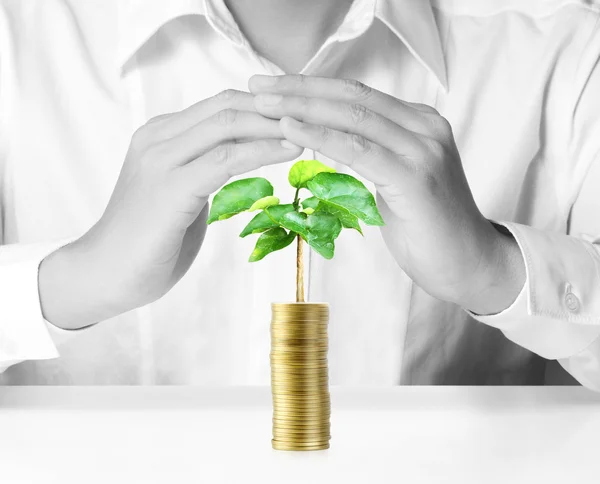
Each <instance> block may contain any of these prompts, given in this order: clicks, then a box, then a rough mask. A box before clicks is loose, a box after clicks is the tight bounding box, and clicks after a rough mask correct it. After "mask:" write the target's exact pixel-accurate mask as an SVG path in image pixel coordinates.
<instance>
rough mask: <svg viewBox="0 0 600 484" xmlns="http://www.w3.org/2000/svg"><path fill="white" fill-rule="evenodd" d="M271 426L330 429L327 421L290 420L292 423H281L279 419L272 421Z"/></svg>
mask: <svg viewBox="0 0 600 484" xmlns="http://www.w3.org/2000/svg"><path fill="white" fill-rule="evenodd" d="M273 425H281V426H284V427H285V426H287V427H289V426H294V427H300V428H314V427H319V428H329V427H330V421H329V420H328V419H327V420H306V421H304V420H292V421H287V420H285V421H282V420H281V419H278V420H274V421H273Z"/></svg>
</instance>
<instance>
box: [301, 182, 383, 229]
mask: <svg viewBox="0 0 600 484" xmlns="http://www.w3.org/2000/svg"><path fill="white" fill-rule="evenodd" d="M306 185H307V188H308V189H309V190H310V191H311V192H312V194H313V195H314V196H315V197H317V198H318V199H319V200H324V201H326V202H328V203H330V204H332V205H334V206H336V207H339V208H342V209H345V210H347V211H348V212H350V213H351V214H352V215H354V216H356V217H358V218H359V219H361V220H362V221H363V222H365V223H366V224H367V225H385V222H384V221H383V218H382V217H381V214H380V213H379V210H377V204H376V203H375V197H373V194H372V193H371V192H370V191H369V190H368V189H367V187H365V186H364V184H363V183H362V182H361V181H360V180H357V179H356V178H354V177H353V176H351V175H347V174H345V173H319V174H317V175H316V176H315V177H314V178H313V179H312V180H310V181H309V182H307V184H306ZM315 213H317V212H315ZM313 215H315V214H313Z"/></svg>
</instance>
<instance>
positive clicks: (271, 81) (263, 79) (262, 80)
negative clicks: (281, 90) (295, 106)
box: [252, 74, 277, 87]
mask: <svg viewBox="0 0 600 484" xmlns="http://www.w3.org/2000/svg"><path fill="white" fill-rule="evenodd" d="M252 79H253V80H254V81H253V82H256V83H257V84H258V85H259V86H260V87H271V86H274V85H275V83H276V82H277V77H275V76H263V75H262V74H256V75H254V76H253V77H252Z"/></svg>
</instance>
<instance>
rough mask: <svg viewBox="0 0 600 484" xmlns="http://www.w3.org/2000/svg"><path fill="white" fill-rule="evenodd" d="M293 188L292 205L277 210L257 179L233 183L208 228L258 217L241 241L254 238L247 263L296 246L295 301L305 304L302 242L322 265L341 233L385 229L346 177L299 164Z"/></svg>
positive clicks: (218, 197)
mask: <svg viewBox="0 0 600 484" xmlns="http://www.w3.org/2000/svg"><path fill="white" fill-rule="evenodd" d="M288 181H289V182H290V185H292V186H293V187H294V188H296V194H295V196H294V201H293V202H292V203H289V204H280V203H279V202H280V200H279V198H277V197H275V196H274V195H273V185H271V183H270V182H269V181H268V180H267V179H266V178H261V177H256V178H244V179H242V180H236V181H234V182H231V183H229V184H227V185H225V186H223V187H222V188H221V190H219V191H218V192H217V193H216V194H215V196H214V198H213V202H212V205H211V207H210V213H209V215H208V219H207V221H206V223H207V225H210V224H211V223H213V222H216V221H219V220H225V219H228V218H230V217H233V216H234V215H237V214H238V213H242V212H254V211H256V210H260V212H259V213H258V214H257V215H256V216H255V217H254V218H253V219H252V220H250V222H249V223H248V225H246V227H245V228H244V230H242V232H241V233H240V237H246V236H247V235H249V234H258V233H260V234H261V235H260V237H259V238H258V240H257V241H256V246H255V248H254V250H253V251H252V254H250V258H249V259H248V261H249V262H256V261H259V260H261V259H262V258H264V257H265V256H266V255H268V254H270V253H271V252H274V251H276V250H281V249H283V248H285V247H287V246H288V245H290V244H291V243H292V241H293V240H294V238H297V240H298V249H297V261H296V262H297V264H296V265H297V275H296V301H297V302H303V301H304V283H303V274H304V270H303V257H302V241H304V242H307V243H308V245H310V246H311V247H312V248H313V249H314V250H315V251H316V252H318V253H319V254H320V255H321V256H323V257H325V258H326V259H331V258H332V257H333V253H334V249H335V245H334V241H335V239H336V238H337V237H338V235H339V234H340V232H341V231H342V228H349V229H355V230H356V231H358V232H359V233H360V234H361V235H363V236H364V234H363V233H362V230H361V228H360V224H359V220H362V221H363V222H364V223H365V224H367V225H385V223H384V221H383V218H382V217H381V214H380V213H379V211H378V210H377V204H376V203H375V197H373V194H372V193H371V192H370V191H369V190H368V189H367V188H366V187H365V185H364V184H363V183H362V182H361V181H359V180H357V179H356V178H354V177H353V176H351V175H347V174H344V173H337V172H336V171H335V170H334V169H333V168H331V167H329V166H327V165H324V164H323V163H321V162H320V161H317V160H300V161H297V162H296V163H294V165H293V166H292V167H291V168H290V171H289V174H288ZM303 188H304V189H307V190H308V191H310V192H311V194H312V196H311V197H309V198H306V199H305V200H302V201H300V199H299V198H298V194H299V192H300V190H301V189H303Z"/></svg>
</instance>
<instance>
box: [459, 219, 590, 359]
mask: <svg viewBox="0 0 600 484" xmlns="http://www.w3.org/2000/svg"><path fill="white" fill-rule="evenodd" d="M491 222H493V223H495V224H497V225H500V226H503V227H505V228H506V229H507V230H508V231H509V232H510V233H511V234H512V235H513V237H514V238H515V240H516V241H517V243H518V245H519V248H520V249H521V254H522V255H523V260H524V261H525V269H526V280H525V284H524V285H523V288H522V289H521V292H520V293H519V295H518V296H517V298H516V299H515V301H514V302H513V303H512V304H511V305H510V306H509V307H508V308H506V309H505V310H504V311H501V312H500V313H497V314H492V315H480V314H475V313H473V312H472V311H469V310H467V309H465V311H466V312H467V313H468V314H469V315H470V316H471V317H472V318H474V319H475V320H477V321H480V322H482V323H485V324H487V325H489V326H492V327H495V328H498V329H499V330H500V331H502V333H504V335H505V336H506V337H507V338H508V339H510V340H511V341H513V342H514V343H516V344H519V345H520V346H523V347H525V348H527V349H529V350H530V351H533V352H534V353H537V354H538V355H540V356H542V357H544V358H547V359H559V358H568V357H570V356H572V355H575V354H578V353H579V352H581V351H582V350H584V349H585V348H587V347H588V346H589V345H590V344H592V342H593V341H594V340H596V339H597V338H598V337H600V275H599V274H600V255H599V254H598V252H596V249H595V248H594V246H593V245H592V243H594V242H595V241H596V239H594V238H593V237H585V236H584V238H577V237H574V236H571V235H565V234H561V233H557V232H547V231H542V230H538V229H535V228H533V227H529V226H527V225H523V224H519V223H516V222H506V221H496V220H491Z"/></svg>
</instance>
